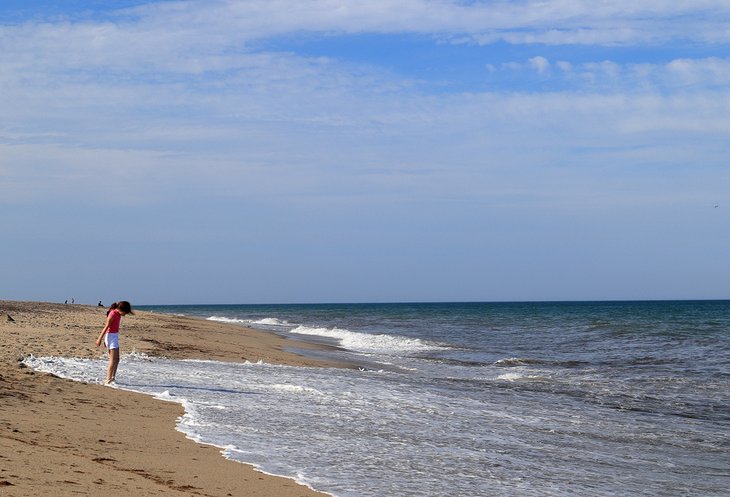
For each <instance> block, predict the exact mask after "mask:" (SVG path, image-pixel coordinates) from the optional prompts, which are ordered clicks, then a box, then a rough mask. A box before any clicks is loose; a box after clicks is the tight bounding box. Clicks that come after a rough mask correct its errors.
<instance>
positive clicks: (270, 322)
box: [251, 318, 292, 326]
mask: <svg viewBox="0 0 730 497" xmlns="http://www.w3.org/2000/svg"><path fill="white" fill-rule="evenodd" d="M251 324H262V325H267V326H292V324H291V323H289V321H287V320H281V319H277V318H263V319H256V320H253V321H251Z"/></svg>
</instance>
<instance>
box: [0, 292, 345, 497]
mask: <svg viewBox="0 0 730 497" xmlns="http://www.w3.org/2000/svg"><path fill="white" fill-rule="evenodd" d="M105 314H106V308H104V307H92V306H85V305H79V304H52V303H42V302H19V301H0V345H2V346H1V347H0V427H2V434H3V435H2V436H0V496H3V497H4V496H8V497H10V496H13V497H15V496H17V497H20V496H23V497H26V496H36V495H37V496H41V495H48V494H49V492H51V493H52V494H53V495H57V496H61V497H64V496H72V495H74V496H77V495H99V494H104V495H120V496H122V495H124V496H128V495H153V494H154V495H171V496H182V495H186V496H187V495H205V496H214V497H217V496H222V497H231V496H257V497H317V496H319V497H322V496H329V494H326V493H322V492H317V491H314V490H312V489H311V488H309V487H307V486H305V485H301V484H299V483H297V482H295V481H294V480H293V479H290V478H287V477H280V476H274V475H270V474H268V473H265V472H263V471H259V470H257V469H255V467H254V466H252V465H249V464H245V463H240V462H237V461H232V460H230V459H227V458H226V457H224V455H223V454H222V453H221V449H220V448H219V447H215V446H213V445H208V444H203V443H198V442H195V441H194V440H192V439H190V438H187V436H186V435H185V434H184V433H182V432H181V431H179V430H177V428H176V426H177V420H178V419H179V418H180V417H181V416H182V415H183V414H184V408H183V406H182V405H181V404H179V403H176V402H169V401H165V400H164V399H157V398H154V397H152V396H150V395H147V394H142V393H134V392H129V391H126V390H122V389H116V388H108V387H104V386H102V385H95V384H91V383H89V384H84V383H79V382H75V381H72V380H67V379H63V378H59V377H57V376H54V375H49V374H45V373H39V372H36V371H33V370H31V369H30V368H28V367H26V366H25V365H24V364H22V363H21V362H20V361H21V360H22V359H23V358H25V357H27V356H29V355H34V356H36V357H45V356H59V357H67V358H99V357H102V356H105V353H106V351H105V349H104V348H103V347H102V348H101V349H97V348H96V347H95V346H94V340H95V339H96V336H98V333H99V331H101V328H102V326H103V322H104V317H105ZM8 315H9V316H11V317H12V319H13V321H10V320H9V319H8V317H7V316H8ZM291 349H296V350H297V351H299V350H301V351H303V353H306V351H307V350H312V351H317V350H319V351H322V350H328V349H329V348H328V347H327V346H325V345H321V344H317V343H310V342H306V341H299V340H297V341H296V342H294V343H293V342H292V340H289V339H287V338H285V337H282V336H280V335H277V334H275V333H273V332H271V333H270V332H265V331H259V330H253V329H250V328H245V327H243V326H240V325H233V324H227V323H220V322H213V321H207V320H204V319H199V318H190V317H182V316H177V315H166V314H158V313H152V312H149V311H135V314H134V315H131V316H126V317H125V318H124V320H123V321H122V328H121V354H122V362H121V364H120V366H119V368H120V370H119V371H120V375H121V374H123V371H124V355H125V354H127V353H130V352H132V351H136V352H139V353H144V354H148V355H150V356H156V357H167V358H170V359H206V360H218V361H227V362H244V361H250V362H258V361H263V362H266V363H271V364H287V365H293V366H313V367H314V366H322V367H355V366H354V365H352V364H343V363H339V362H336V361H328V360H324V359H320V358H316V357H310V356H306V355H302V354H298V353H295V352H292V351H291Z"/></svg>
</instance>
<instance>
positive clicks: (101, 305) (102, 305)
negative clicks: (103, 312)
mask: <svg viewBox="0 0 730 497" xmlns="http://www.w3.org/2000/svg"><path fill="white" fill-rule="evenodd" d="M96 307H104V304H102V303H101V300H100V301H99V303H98V304H96Z"/></svg>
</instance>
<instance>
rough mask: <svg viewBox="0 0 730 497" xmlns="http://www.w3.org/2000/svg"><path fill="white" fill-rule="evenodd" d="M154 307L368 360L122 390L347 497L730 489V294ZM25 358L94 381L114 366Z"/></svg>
mask: <svg viewBox="0 0 730 497" xmlns="http://www.w3.org/2000/svg"><path fill="white" fill-rule="evenodd" d="M138 308H139V309H144V310H152V311H156V312H164V313H174V314H182V315H187V316H195V317H200V318H205V319H211V320H216V321H222V322H229V323H234V324H240V325H244V326H251V327H255V328H261V329H265V330H271V331H275V332H277V333H280V334H282V335H285V336H289V337H292V338H299V339H301V338H306V339H308V340H317V341H321V342H324V343H330V344H334V345H337V346H339V348H340V350H338V351H333V352H331V353H330V352H327V353H326V354H327V357H332V358H335V359H346V360H350V361H354V362H356V363H358V364H361V365H362V367H361V368H360V369H328V368H324V369H323V368H304V367H290V366H274V365H268V364H263V363H244V364H231V363H221V362H214V361H173V360H167V359H160V358H150V357H147V356H144V355H141V354H134V353H133V354H127V355H123V357H122V364H121V366H120V370H119V372H120V374H119V378H118V382H119V387H120V388H125V389H130V390H135V391H140V392H146V393H149V394H152V395H155V396H157V397H158V398H161V399H166V400H171V401H176V402H181V403H183V404H184V406H185V410H186V414H185V415H184V417H183V418H181V419H180V421H179V425H178V429H180V430H181V431H183V432H184V433H186V434H187V435H188V437H190V438H192V439H194V440H196V441H199V442H201V443H208V444H214V445H217V446H219V447H221V449H222V451H223V454H224V456H225V457H227V458H230V459H233V460H237V461H241V462H246V463H249V464H253V465H254V466H256V467H258V468H259V469H260V470H262V471H264V472H267V473H271V474H277V475H283V476H288V477H291V478H294V479H296V480H297V481H299V482H301V483H304V484H306V485H309V486H311V487H313V488H315V489H317V490H321V491H324V492H328V493H330V494H332V495H335V496H338V497H408V496H413V497H437V496H438V497H442V496H454V497H487V496H489V497H493V496H519V497H530V496H540V497H544V496H561V497H565V496H628V495H630V496H632V497H636V496H653V497H654V496H668V497H669V496H671V497H676V496H692V497H699V496H726V495H728V489H729V488H730V301H686V302H685V301H672V302H654V301H652V302H575V303H570V302H558V303H444V304H431V303H424V304H336V305H325V304H320V305H304V304H303V305H207V306H155V307H153V306H146V307H145V306H139V307H138ZM122 331H123V330H122ZM292 346H293V347H296V341H295V340H293V341H292ZM26 362H27V363H28V364H29V365H30V366H32V367H34V368H36V369H39V370H43V371H48V372H52V373H54V374H57V375H59V376H63V377H67V378H73V379H76V380H79V381H87V382H94V383H100V382H102V381H103V379H104V377H105V371H106V360H104V359H98V360H86V359H61V358H35V357H31V358H28V359H27V360H26Z"/></svg>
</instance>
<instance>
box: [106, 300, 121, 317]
mask: <svg viewBox="0 0 730 497" xmlns="http://www.w3.org/2000/svg"><path fill="white" fill-rule="evenodd" d="M117 307H119V303H118V302H113V303H112V305H110V306H109V309H107V310H106V315H107V316H108V315H109V313H110V312H112V311H113V310H114V309H116V308H117Z"/></svg>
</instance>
